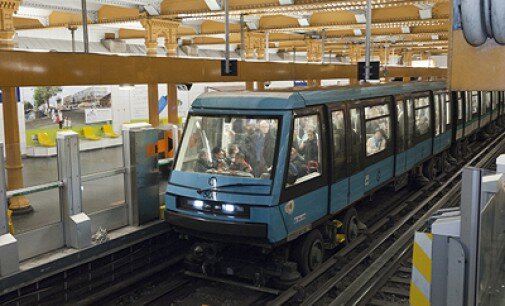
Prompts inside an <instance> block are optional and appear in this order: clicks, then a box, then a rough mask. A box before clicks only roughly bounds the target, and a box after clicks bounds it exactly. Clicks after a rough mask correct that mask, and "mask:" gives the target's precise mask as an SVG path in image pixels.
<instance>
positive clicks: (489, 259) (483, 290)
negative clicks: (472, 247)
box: [476, 172, 505, 306]
mask: <svg viewBox="0 0 505 306" xmlns="http://www.w3.org/2000/svg"><path fill="white" fill-rule="evenodd" d="M489 174H490V175H493V174H494V173H492V172H490V173H489ZM503 220H505V190H504V189H503V188H499V190H498V193H496V194H495V195H494V196H493V197H491V198H490V200H488V201H487V202H486V203H482V210H481V214H480V224H479V240H478V241H479V246H478V247H479V250H478V254H479V256H478V270H477V273H476V275H477V284H476V298H477V301H476V305H486V306H487V305H489V306H495V305H504V302H505V291H504V290H503V288H505V270H504V269H503V265H504V262H503V259H504V258H505V222H503Z"/></svg>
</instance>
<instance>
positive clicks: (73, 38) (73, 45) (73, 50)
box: [68, 27, 76, 52]
mask: <svg viewBox="0 0 505 306" xmlns="http://www.w3.org/2000/svg"><path fill="white" fill-rule="evenodd" d="M68 29H69V30H70V34H72V52H75V30H76V28H74V27H69V28H68Z"/></svg>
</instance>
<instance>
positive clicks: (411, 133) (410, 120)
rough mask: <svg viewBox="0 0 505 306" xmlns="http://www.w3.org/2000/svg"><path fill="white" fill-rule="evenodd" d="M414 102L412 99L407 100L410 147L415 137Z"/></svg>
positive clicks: (408, 141)
mask: <svg viewBox="0 0 505 306" xmlns="http://www.w3.org/2000/svg"><path fill="white" fill-rule="evenodd" d="M413 109H414V103H413V101H412V99H408V100H407V118H408V124H407V143H408V147H409V148H411V147H412V140H413V137H414V110H413Z"/></svg>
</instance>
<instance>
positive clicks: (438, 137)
mask: <svg viewBox="0 0 505 306" xmlns="http://www.w3.org/2000/svg"><path fill="white" fill-rule="evenodd" d="M433 105H434V110H435V111H434V115H435V116H434V118H435V121H434V125H433V128H434V132H435V137H434V139H433V153H434V154H438V153H440V151H441V147H442V135H443V133H444V131H445V126H442V118H443V109H444V108H443V107H442V98H441V95H440V93H438V92H435V93H433Z"/></svg>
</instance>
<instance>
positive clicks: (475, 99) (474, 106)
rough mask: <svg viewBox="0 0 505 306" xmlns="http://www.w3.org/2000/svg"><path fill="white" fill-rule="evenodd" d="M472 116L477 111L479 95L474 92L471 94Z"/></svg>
mask: <svg viewBox="0 0 505 306" xmlns="http://www.w3.org/2000/svg"><path fill="white" fill-rule="evenodd" d="M471 110H472V115H473V114H477V113H478V111H479V94H478V93H477V92H476V91H473V92H472V109H471ZM472 117H473V116H472Z"/></svg>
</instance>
